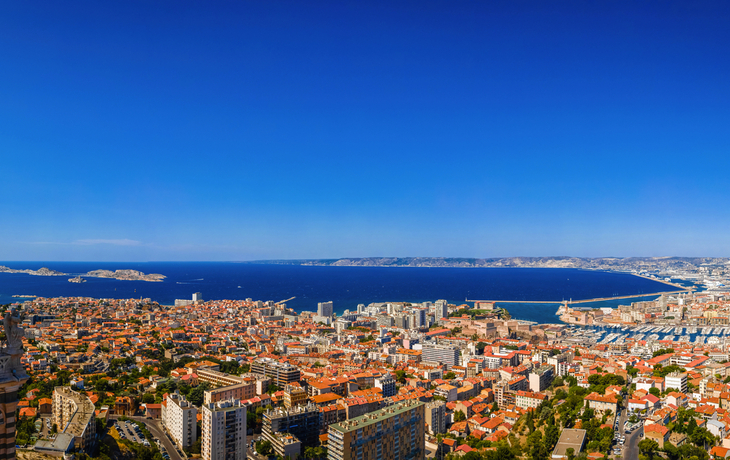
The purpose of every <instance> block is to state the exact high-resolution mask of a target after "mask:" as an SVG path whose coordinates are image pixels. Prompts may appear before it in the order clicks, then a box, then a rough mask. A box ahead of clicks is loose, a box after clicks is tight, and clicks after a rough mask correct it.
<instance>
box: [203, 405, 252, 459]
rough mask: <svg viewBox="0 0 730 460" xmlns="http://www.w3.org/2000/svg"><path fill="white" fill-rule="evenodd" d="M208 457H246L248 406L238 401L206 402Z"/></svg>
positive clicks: (206, 447)
mask: <svg viewBox="0 0 730 460" xmlns="http://www.w3.org/2000/svg"><path fill="white" fill-rule="evenodd" d="M202 415H203V417H202V418H203V420H202V436H203V440H202V442H201V451H202V455H203V459H204V460H245V459H246V406H245V405H244V404H241V402H240V401H237V400H229V401H219V402H215V403H209V404H203V414H202Z"/></svg>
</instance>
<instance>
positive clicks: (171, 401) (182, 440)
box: [162, 391, 198, 449]
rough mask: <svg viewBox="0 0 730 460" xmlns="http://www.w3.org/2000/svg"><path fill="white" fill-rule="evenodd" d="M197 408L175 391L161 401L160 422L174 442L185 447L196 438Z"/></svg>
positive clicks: (191, 443)
mask: <svg viewBox="0 0 730 460" xmlns="http://www.w3.org/2000/svg"><path fill="white" fill-rule="evenodd" d="M197 417H198V410H197V409H196V408H195V406H193V405H192V404H190V402H189V401H188V400H187V399H185V396H183V395H181V394H180V393H178V392H177V391H176V392H175V393H172V394H169V395H167V399H166V400H165V401H163V402H162V424H163V425H164V426H165V428H166V429H167V432H168V433H170V436H171V437H172V439H173V440H174V441H175V443H176V444H177V445H178V446H180V447H181V448H183V449H185V448H188V447H190V446H192V445H193V444H195V441H197V440H198V423H197Z"/></svg>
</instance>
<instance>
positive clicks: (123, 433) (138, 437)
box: [115, 420, 150, 446]
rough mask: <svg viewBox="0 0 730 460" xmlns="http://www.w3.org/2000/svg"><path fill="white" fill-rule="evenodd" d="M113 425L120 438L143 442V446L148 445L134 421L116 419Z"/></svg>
mask: <svg viewBox="0 0 730 460" xmlns="http://www.w3.org/2000/svg"><path fill="white" fill-rule="evenodd" d="M115 427H116V428H117V432H118V433H119V437H120V438H122V439H127V440H129V441H132V442H137V443H139V444H144V445H145V446H149V445H150V443H149V441H147V439H145V437H144V434H142V430H141V429H140V428H139V427H138V426H137V424H136V423H134V422H131V421H128V420H127V421H122V420H117V421H116V423H115Z"/></svg>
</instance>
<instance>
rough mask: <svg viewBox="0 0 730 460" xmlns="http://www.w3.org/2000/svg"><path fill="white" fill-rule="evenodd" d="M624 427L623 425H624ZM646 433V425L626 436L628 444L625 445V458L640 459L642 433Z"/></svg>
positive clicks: (627, 459) (626, 459)
mask: <svg viewBox="0 0 730 460" xmlns="http://www.w3.org/2000/svg"><path fill="white" fill-rule="evenodd" d="M622 427H623V425H622ZM643 433H644V426H643V425H642V426H641V427H639V428H637V429H635V430H634V431H632V432H631V433H630V434H627V435H625V436H626V444H625V446H624V452H623V453H624V459H625V460H639V441H641V439H642V437H641V435H642V434H643Z"/></svg>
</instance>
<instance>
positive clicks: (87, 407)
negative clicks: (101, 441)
mask: <svg viewBox="0 0 730 460" xmlns="http://www.w3.org/2000/svg"><path fill="white" fill-rule="evenodd" d="M94 409H95V408H94V403H92V402H91V400H90V399H89V397H88V396H86V395H85V394H83V393H77V392H75V391H73V390H72V389H70V388H68V387H56V388H55V389H54V390H53V416H52V420H53V423H54V424H55V425H56V427H57V428H58V432H59V433H64V434H66V435H69V437H68V438H67V439H68V440H69V441H73V446H74V448H76V449H79V450H82V451H84V452H87V453H88V452H90V451H92V450H93V449H92V448H93V446H94V441H95V439H96V417H95V416H94Z"/></svg>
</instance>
